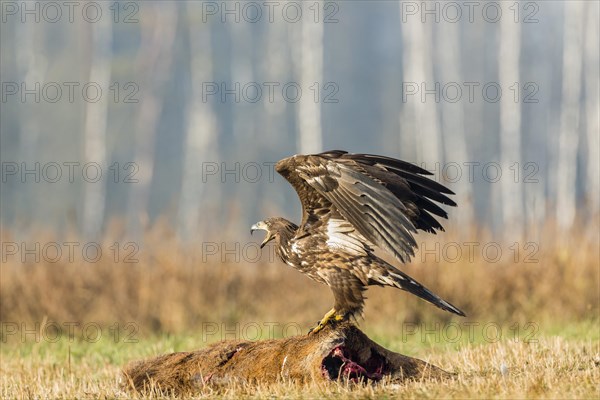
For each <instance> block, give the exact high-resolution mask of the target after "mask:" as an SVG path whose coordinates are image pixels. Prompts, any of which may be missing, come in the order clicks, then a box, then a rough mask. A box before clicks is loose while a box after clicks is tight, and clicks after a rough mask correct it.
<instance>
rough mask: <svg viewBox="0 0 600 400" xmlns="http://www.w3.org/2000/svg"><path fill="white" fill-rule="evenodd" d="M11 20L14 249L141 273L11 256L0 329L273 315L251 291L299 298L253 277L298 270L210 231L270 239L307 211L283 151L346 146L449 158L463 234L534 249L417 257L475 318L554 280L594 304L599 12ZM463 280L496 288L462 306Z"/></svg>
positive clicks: (244, 12) (474, 6) (31, 7)
mask: <svg viewBox="0 0 600 400" xmlns="http://www.w3.org/2000/svg"><path fill="white" fill-rule="evenodd" d="M1 13H2V14H1V18H2V20H1V24H0V29H1V31H0V33H1V39H0V40H1V41H0V43H1V49H0V57H1V62H0V69H1V70H0V74H1V82H2V99H1V103H0V107H1V111H0V130H1V133H2V134H1V146H0V147H1V150H0V157H1V160H2V182H1V203H0V217H1V227H2V240H3V242H4V243H7V242H10V243H13V244H16V245H17V247H18V246H19V244H20V243H29V242H32V241H38V242H42V244H43V243H47V242H48V241H52V240H55V241H56V240H58V241H59V242H61V241H65V240H87V241H92V240H97V241H100V242H102V243H103V245H104V244H106V246H110V245H111V244H112V243H113V242H115V241H119V243H120V244H119V246H120V247H121V249H122V250H123V251H124V250H126V249H124V248H123V247H124V246H123V244H124V243H129V242H130V241H131V242H135V243H137V245H138V246H139V249H140V251H139V253H138V256H139V257H138V258H139V262H137V263H136V266H135V268H133V267H130V266H127V265H125V266H121V267H122V268H119V265H118V264H119V263H122V261H123V260H122V257H121V258H120V259H119V260H117V261H119V263H111V262H110V260H107V259H103V260H102V262H100V263H97V265H96V269H95V270H93V271H92V270H90V269H83V268H80V266H79V265H72V264H73V263H69V262H66V261H65V260H64V257H63V259H61V260H60V261H59V263H48V262H47V260H46V259H45V258H44V257H42V261H41V262H39V261H38V262H34V261H33V259H26V260H25V261H22V259H21V257H20V254H19V253H18V252H17V254H16V255H14V252H15V248H14V247H11V248H8V247H3V248H2V251H3V260H2V261H3V267H2V300H3V301H2V305H1V306H0V312H1V314H2V315H1V319H2V320H5V321H6V320H9V319H11V318H12V319H35V320H41V319H42V318H43V317H45V316H49V317H50V318H57V319H60V320H65V319H69V318H97V319H98V318H99V319H101V320H103V321H106V322H107V323H109V321H111V320H114V319H115V318H116V319H119V320H127V319H128V318H129V319H131V318H138V319H139V318H142V317H143V316H145V317H147V319H146V320H144V321H145V322H144V323H145V324H147V325H148V326H152V327H158V328H163V329H164V328H165V327H166V328H167V329H177V328H175V327H182V326H183V327H185V326H194V325H193V321H200V320H202V319H203V318H208V316H209V315H210V313H211V312H214V311H215V310H217V312H218V313H220V314H219V315H221V317H222V316H223V315H227V316H228V317H227V318H231V319H236V318H240V314H243V313H244V310H246V311H247V308H248V307H250V308H252V307H255V308H256V311H255V312H254V313H252V312H250V314H248V315H255V316H256V315H264V313H262V314H261V311H260V309H261V306H260V302H258V304H256V302H255V301H254V300H259V298H260V296H263V297H264V298H265V299H263V300H264V301H267V302H268V301H271V302H276V299H277V298H279V295H278V294H277V293H283V292H277V293H275V292H270V291H269V290H271V289H267V291H266V292H261V293H260V294H257V292H256V290H254V289H252V288H256V287H261V288H265V287H266V288H269V287H271V288H273V287H275V286H280V287H279V289H278V290H285V291H286V292H285V293H290V292H293V291H295V290H294V288H296V287H297V282H299V281H300V279H301V278H300V277H297V276H296V274H295V273H294V272H293V271H291V273H290V274H289V275H282V274H287V273H288V272H284V268H283V267H282V266H281V265H276V268H275V269H272V268H271V267H270V264H269V266H265V267H264V268H266V269H265V271H270V272H269V274H270V275H269V274H266V275H263V276H260V275H256V274H252V273H250V272H248V270H247V269H244V268H241V266H240V264H239V263H238V265H234V266H233V267H232V266H231V265H229V266H226V265H222V264H223V263H221V262H220V260H221V259H220V258H213V259H211V260H212V261H211V262H208V263H207V262H206V259H205V257H203V256H202V255H201V254H200V253H201V252H202V251H204V250H206V247H204V246H201V245H200V243H206V242H215V243H224V242H226V243H231V242H237V243H249V242H252V243H254V242H255V241H256V240H259V239H260V238H259V239H257V238H251V237H250V236H249V227H250V225H251V224H252V223H254V222H256V221H258V220H260V219H263V218H265V217H267V216H275V215H282V216H285V217H287V218H289V219H292V220H296V221H298V220H299V219H300V213H301V210H300V204H299V202H298V200H297V199H296V194H295V193H294V192H293V190H292V189H291V187H289V185H288V184H287V183H286V182H285V181H284V180H283V179H282V178H281V177H279V176H278V175H277V174H276V173H275V172H274V169H273V163H274V162H276V161H278V160H279V159H281V158H284V157H287V156H289V155H292V154H295V153H314V152H320V151H324V150H329V149H343V150H348V151H351V152H361V153H376V154H384V155H387V156H391V157H396V158H401V159H404V160H407V161H411V162H414V163H417V164H419V165H421V166H423V167H425V168H426V169H428V170H430V171H432V172H433V173H434V175H435V179H437V180H439V181H442V182H444V183H445V184H446V185H447V186H449V187H450V188H451V189H452V190H453V191H454V192H456V196H455V200H456V201H457V203H458V204H459V207H458V208H456V209H451V210H448V211H449V214H450V220H449V221H447V222H446V223H445V226H446V228H447V230H448V231H449V234H448V235H450V234H452V235H454V236H451V237H450V239H452V238H454V239H455V240H458V241H460V240H462V241H464V240H470V239H473V238H477V239H478V240H484V238H487V240H489V241H493V242H506V243H513V242H517V241H519V247H520V248H521V249H525V250H526V249H527V248H526V246H525V243H536V245H537V247H536V248H537V249H539V250H540V252H539V253H537V255H538V257H537V258H536V261H537V263H536V264H535V265H533V266H527V268H522V267H523V265H522V264H521V262H522V261H523V257H520V258H519V259H518V260H516V261H518V263H517V262H515V263H510V262H508V263H507V264H506V265H505V267H506V268H505V269H500V270H498V269H493V270H492V269H485V268H484V267H483V265H485V264H486V262H485V261H486V260H484V259H483V258H481V255H479V257H478V260H479V261H477V262H475V264H472V265H471V266H466V267H464V268H459V267H458V266H457V265H450V264H452V263H446V265H441V266H440V265H437V264H439V263H436V265H432V266H428V268H425V270H421V272H416V270H415V271H412V270H410V271H409V272H411V273H416V276H417V277H418V278H421V279H422V280H423V281H424V282H425V283H431V286H432V289H437V288H442V289H446V290H442V293H443V294H444V295H446V296H445V297H449V299H450V300H452V302H454V303H456V304H457V305H459V306H463V307H461V308H465V307H466V308H467V309H469V308H470V309H471V310H479V311H480V312H481V313H488V315H490V316H492V315H504V316H505V317H506V318H509V317H510V316H511V315H514V314H513V313H515V312H522V313H524V314H519V315H521V317H522V318H526V317H527V316H531V315H535V312H536V310H537V309H536V308H535V307H534V306H533V304H534V303H535V305H537V306H539V307H544V304H546V303H545V302H546V300H547V299H548V296H549V297H552V295H553V294H554V295H556V296H555V301H554V302H550V303H548V305H547V307H554V306H556V308H553V309H551V310H550V309H549V310H548V311H549V315H550V314H552V313H555V312H556V311H557V310H562V311H565V313H564V314H565V315H566V314H567V313H572V315H579V316H584V315H592V313H595V314H593V315H597V312H598V289H597V282H598V259H597V256H598V254H597V253H598V228H599V225H598V213H599V207H600V201H599V196H600V167H599V162H600V156H599V150H600V142H599V130H600V128H599V126H600V125H599V65H600V64H599V48H600V45H599V35H600V34H599V3H598V2H595V1H501V2H484V1H481V2H478V1H475V2H460V1H459V2H411V1H400V2H398V1H368V2H366V1H326V2H316V1H314V2H313V1H306V2H289V1H275V2H241V1H240V2H237V1H226V2H221V1H219V2H202V1H177V2H175V1H152V2H133V1H122V2H112V1H111V2H108V1H101V2H73V3H72V5H71V6H66V5H64V4H63V3H61V2H57V3H54V2H49V3H44V2H10V1H2V3H1ZM98 172H100V173H101V175H98ZM437 238H439V239H437V240H439V241H440V243H444V239H443V238H442V237H439V236H438V237H437ZM427 240H433V239H427ZM446 240H449V239H446ZM557 243H560V244H562V245H564V246H563V247H564V248H563V247H560V246H559V247H560V249H558V248H557V246H556V244H557ZM182 245H184V246H188V247H186V248H188V252H177V251H175V249H179V246H182ZM31 246H33V245H31ZM42 248H43V246H42ZM189 249H192V250H189ZM578 249H579V250H580V251H581V252H582V253H577V250H578ZM20 250H23V249H20ZM9 251H10V254H8V253H9ZM106 252H107V253H108V252H110V250H106ZM584 253H585V254H584ZM111 254H112V253H111ZM575 254H577V257H575ZM44 260H46V261H44ZM478 262H479V264H478ZM40 263H42V264H43V263H46V268H41V267H40ZM61 263H62V264H64V265H62V264H61ZM103 263H104V264H103ZM418 263H419V260H417V264H418ZM58 264H61V269H60V271H61V274H52V272H51V270H54V271H56V270H57V268H58ZM272 264H273V263H272ZM274 264H277V263H274ZM441 264H444V263H443V262H442V263H441ZM199 265H203V266H204V265H205V266H208V267H211V268H208V269H201V268H200V267H199ZM566 265H569V267H568V268H567V267H566ZM36 266H37V267H36ZM158 266H160V268H162V269H161V270H160V271H158V270H157V268H159V267H158ZM182 266H183V267H182ZM188 267H189V271H188V272H185V268H188ZM429 267H431V268H429ZM177 268H179V269H177ZM193 268H196V269H195V270H194V269H193ZM445 268H448V269H447V270H446V269H445ZM242 269H243V271H241V270H242ZM23 271H26V272H27V273H26V274H24V273H23ZM203 271H204V272H203ZM253 271H254V272H256V269H254V270H253ZM279 271H281V272H279ZM442 271H446V272H445V273H446V274H448V273H451V275H455V276H454V277H452V278H451V279H449V280H448V279H447V280H442V279H441V275H442ZM532 271H533V272H532ZM565 271H568V272H565ZM438 272H439V274H438ZM203 274H204V275H203ZM240 274H242V275H243V274H250V275H243V276H245V278H243V279H242V278H240ZM519 274H529V275H527V278H526V279H521V277H519V279H515V277H516V276H518V275H519ZM438 275H440V276H438ZM282 276H283V278H282ZM432 276H433V277H435V278H432ZM461 276H462V278H460V277H461ZM466 277H469V278H468V280H469V281H470V282H472V281H478V282H488V283H489V284H490V286H488V287H487V288H486V290H485V291H483V289H484V288H483V287H481V288H479V289H478V288H469V289H468V290H467V291H466V292H468V293H470V294H471V295H470V296H469V297H468V298H465V297H467V294H465V293H466V292H465V288H464V284H463V282H464V279H467V278H466ZM500 277H503V278H500ZM552 277H554V278H552ZM244 279H247V281H246V280H244ZM296 279H299V280H298V281H296ZM544 279H548V280H544ZM551 279H552V280H551ZM517 280H518V281H519V282H518V284H519V285H523V286H522V287H519V288H516V289H515V290H516V293H518V295H517V294H515V293H513V292H511V289H510V288H512V286H510V285H511V284H517V283H516V281H517ZM542 281H543V282H546V283H547V284H540V282H542ZM36 282H37V283H36ZM199 282H200V283H201V284H200V283H199ZM211 282H213V283H212V284H211ZM215 282H219V283H215ZM244 282H250V283H251V285H250V286H248V285H246V286H244V285H245V283H244ZM301 282H303V283H302V284H303V285H304V284H306V282H305V281H303V280H302V281H301ZM494 282H496V283H502V285H504V288H500V287H499V286H493V283H494ZM510 282H512V283H510ZM565 282H566V283H565ZM186 285H187V286H186ZM190 285H191V286H190ZM194 285H197V286H196V287H198V288H200V287H201V288H203V289H202V290H199V289H198V292H199V293H192V292H193V291H194ZM252 285H254V286H252ZM558 287H559V288H560V289H559V290H558V289H557V288H558ZM182 288H183V289H182ZM281 288H284V289H281ZM285 288H287V289H285ZM311 288H312V286H311ZM251 289H252V290H251ZM261 290H262V289H261ZM273 290H275V289H273ZM311 290H312V289H311ZM477 290H481V291H482V292H481V293H480V292H478V291H477ZM156 291H160V292H161V296H162V297H161V298H160V299H157V298H156V295H155V292H156ZM142 292H143V293H145V294H143V295H142V294H141V293H142ZM388 292H391V291H388ZM534 292H535V293H538V292H539V293H538V294H539V297H536V296H535V295H534V294H535V293H534ZM244 293H246V294H244ZM310 293H313V294H314V296H315V297H314V298H311V299H305V300H304V301H302V302H300V300H298V303H296V304H297V308H295V310H296V312H300V311H302V310H306V309H310V310H311V311H314V312H316V314H314V313H311V314H310V316H307V317H306V318H305V319H303V320H302V321H303V322H307V323H308V322H309V321H310V323H312V322H314V321H313V320H316V318H317V317H318V316H319V315H320V314H321V313H322V311H325V309H326V308H327V307H326V306H325V305H324V303H323V302H321V301H320V300H319V301H317V300H316V299H327V297H325V296H328V293H327V291H326V290H325V288H323V287H319V286H317V287H315V288H314V290H313V291H312V292H310ZM317 293H318V294H317ZM573 293H578V296H577V299H575V298H572V302H573V303H571V302H569V301H566V300H565V297H561V296H562V294H564V295H565V296H567V297H568V296H573ZM450 294H453V295H454V298H452V296H451V295H450ZM23 295H25V297H27V298H30V299H34V300H33V301H32V303H28V302H23V301H21V296H23ZM296 295H297V296H300V295H302V293H296V294H294V295H293V296H296ZM388 295H389V296H388V297H387V298H388V299H389V302H390V303H395V304H400V302H406V304H408V302H411V303H410V304H411V305H413V306H414V305H415V304H417V303H412V300H404V299H405V298H406V297H407V296H403V295H400V294H398V293H395V294H394V293H391V294H388ZM170 296H173V297H172V298H171V297H170ZM253 296H258V297H253ZM269 296H272V297H269ZM290 296H291V294H290ZM319 296H320V297H319ZM457 297H459V299H457ZM168 298H169V299H171V300H172V301H171V302H169V301H168ZM484 298H489V300H490V301H489V302H486V301H485V300H484ZM508 298H511V299H512V300H511V302H508V303H504V305H502V304H501V303H502V302H501V301H498V300H499V299H500V300H503V299H508ZM534 298H536V299H538V300H536V301H537V302H534V300H533V299H534ZM69 299H70V300H69ZM207 299H209V300H210V302H211V304H210V307H212V308H210V307H209V306H208V305H206V306H202V307H200V306H199V304H201V303H203V302H204V303H205V304H206V302H207V301H209V300H207ZM478 300H479V301H480V303H479V302H478ZM161 301H162V302H163V305H164V304H169V305H168V307H162V306H160V304H159V303H160V302H161ZM323 301H324V302H325V304H328V303H327V302H328V301H329V300H323ZM528 301H531V302H532V303H531V304H532V305H531V306H530V307H529V308H527V307H525V306H524V305H525V304H527V302H528ZM157 302H158V303H157ZM312 302H314V304H313V303H312ZM253 303H255V304H253ZM290 303H293V302H292V300H290ZM374 303H375V302H374ZM32 304H33V305H32ZM132 304H134V305H135V306H134V307H129V306H131V305H132ZM386 304H388V303H386ZM465 304H466V306H465ZM263 306H264V303H263ZM469 306H470V307H469ZM203 307H204V308H203ZM278 307H280V308H278V309H277V310H279V311H277V312H276V311H274V312H273V314H271V315H272V316H277V317H278V318H286V317H290V318H291V315H298V314H294V313H293V312H291V310H288V309H285V308H284V306H283V305H280V306H278ZM386 307H387V306H386ZM390 307H391V306H390ZM413 308H414V307H413ZM423 309H427V306H424V308H423ZM176 310H179V311H176ZM192 310H194V311H192ZM211 310H212V311H211ZM390 310H391V311H390V312H395V311H394V310H393V309H390ZM574 310H576V311H574ZM479 311H477V312H475V316H477V315H480V314H478V312H479ZM496 312H497V313H496ZM288 313H289V314H288ZM467 313H468V314H469V312H467ZM494 313H496V314H494ZM313 314H314V315H313ZM367 315H369V311H368V310H367ZM145 317H144V318H145ZM246 317H247V315H246ZM190 321H192V322H190ZM186 324H188V325H186Z"/></svg>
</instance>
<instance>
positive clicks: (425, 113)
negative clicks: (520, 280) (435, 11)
mask: <svg viewBox="0 0 600 400" xmlns="http://www.w3.org/2000/svg"><path fill="white" fill-rule="evenodd" d="M431 25H432V24H430V23H421V21H409V22H407V23H402V43H403V49H404V50H403V55H402V59H403V74H404V76H403V79H402V80H403V85H414V88H415V89H416V90H417V93H416V94H414V95H411V96H410V97H408V96H407V97H406V99H404V98H403V100H402V101H403V104H402V108H401V111H400V134H401V135H402V137H401V145H402V149H401V150H402V155H403V157H405V158H406V159H408V160H413V161H417V160H418V162H419V163H423V164H422V166H424V167H425V168H429V169H431V168H433V167H435V163H436V162H439V160H440V153H441V150H440V149H441V144H440V135H439V128H438V118H437V100H438V99H437V97H438V94H439V92H440V91H439V90H438V89H439V84H437V83H436V82H435V81H434V77H433V65H432V57H431V47H432V45H431V42H432V26H431ZM403 97H404V95H403ZM415 151H416V153H415Z"/></svg>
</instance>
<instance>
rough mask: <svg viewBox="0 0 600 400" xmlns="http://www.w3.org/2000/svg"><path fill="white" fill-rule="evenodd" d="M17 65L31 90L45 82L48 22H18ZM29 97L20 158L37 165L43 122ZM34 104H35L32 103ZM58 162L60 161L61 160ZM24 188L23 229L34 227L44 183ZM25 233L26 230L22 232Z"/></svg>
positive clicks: (22, 111) (20, 197) (22, 113)
mask: <svg viewBox="0 0 600 400" xmlns="http://www.w3.org/2000/svg"><path fill="white" fill-rule="evenodd" d="M15 25H16V28H15V30H16V35H15V37H16V43H15V51H16V68H17V71H18V77H19V80H20V81H21V82H23V84H24V85H26V88H27V89H28V90H32V89H33V88H34V87H35V84H36V82H39V84H40V85H43V84H44V81H45V80H46V73H47V63H46V62H45V57H43V56H42V55H41V51H40V42H41V40H40V38H41V37H42V34H43V32H42V29H44V28H43V26H44V24H32V23H16V24H15ZM31 99H33V98H32V97H31V96H29V99H28V100H27V102H26V104H21V105H20V106H19V107H18V109H19V117H18V118H19V134H20V137H19V157H20V159H21V162H25V163H27V166H28V168H33V165H34V164H33V163H35V162H36V161H39V157H40V155H41V154H40V151H39V149H38V148H39V145H38V143H39V139H40V136H41V134H42V129H43V126H42V123H41V120H40V118H39V117H38V112H36V111H37V110H39V107H40V106H39V105H38V104H35V103H33V101H32V100H31ZM32 103H33V104H32ZM57 161H58V160H57ZM19 186H20V190H18V191H17V193H16V196H15V198H16V204H18V205H19V207H18V208H17V210H18V212H17V213H16V215H15V217H16V219H17V220H20V221H24V222H25V223H24V224H20V225H19V228H20V229H26V228H25V227H27V226H30V225H31V224H30V223H29V222H31V220H32V219H34V218H35V216H34V215H35V211H34V210H35V208H37V206H38V204H36V203H35V202H34V201H33V200H34V199H36V198H37V197H38V193H36V192H35V191H34V190H35V189H38V188H39V187H40V185H19ZM20 233H23V234H25V233H26V232H20Z"/></svg>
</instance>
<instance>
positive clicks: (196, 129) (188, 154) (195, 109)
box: [178, 2, 219, 241]
mask: <svg viewBox="0 0 600 400" xmlns="http://www.w3.org/2000/svg"><path fill="white" fill-rule="evenodd" d="M200 6H201V3H194V2H192V3H186V4H185V10H186V14H187V16H188V20H187V21H186V25H187V28H188V31H187V32H188V40H189V43H190V64H191V65H190V74H191V80H192V88H191V99H190V101H189V103H188V110H187V115H186V117H187V127H186V132H185V148H184V149H183V171H182V172H183V177H182V182H181V197H180V199H179V210H178V228H179V229H178V230H179V235H180V237H181V238H182V239H183V240H184V241H190V240H193V239H194V237H195V236H196V235H198V234H199V233H202V232H204V231H205V230H206V229H209V227H206V226H201V225H200V209H201V206H202V202H203V200H204V198H205V196H206V192H205V188H206V184H205V183H203V182H202V168H203V167H202V162H204V161H207V160H210V159H213V158H214V157H215V155H216V154H217V151H218V149H217V127H216V124H217V120H216V117H215V114H214V110H213V108H212V106H211V105H210V103H208V102H205V101H203V99H202V84H203V83H204V82H211V81H212V78H213V72H212V57H211V54H212V47H211V29H210V25H209V24H206V23H201V21H194V20H193V19H191V16H194V15H200V14H201V13H200V10H197V9H198V8H199V7H200ZM218 197H219V194H218V193H212V194H211V199H212V200H217V198H218ZM204 222H205V223H206V222H208V220H205V221H204ZM199 228H200V229H201V230H200V231H199Z"/></svg>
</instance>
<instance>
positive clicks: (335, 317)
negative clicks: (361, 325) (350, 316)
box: [308, 308, 345, 334]
mask: <svg viewBox="0 0 600 400" xmlns="http://www.w3.org/2000/svg"><path fill="white" fill-rule="evenodd" d="M344 319H345V318H344V316H343V315H339V314H336V311H335V308H332V309H331V310H329V311H328V312H327V314H325V316H324V317H323V319H322V320H321V321H319V323H318V324H317V326H315V327H314V328H312V329H311V330H310V331H308V333H309V334H314V333H317V332H319V331H320V330H321V329H323V328H325V326H327V324H328V323H332V322H340V321H343V320H344Z"/></svg>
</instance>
